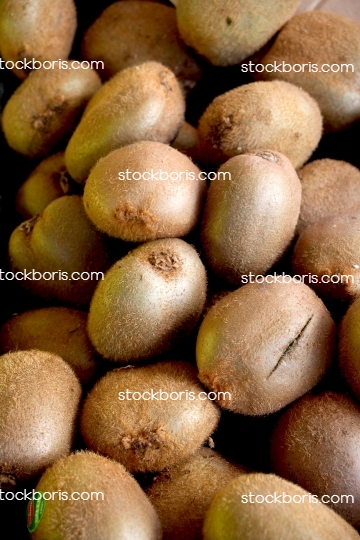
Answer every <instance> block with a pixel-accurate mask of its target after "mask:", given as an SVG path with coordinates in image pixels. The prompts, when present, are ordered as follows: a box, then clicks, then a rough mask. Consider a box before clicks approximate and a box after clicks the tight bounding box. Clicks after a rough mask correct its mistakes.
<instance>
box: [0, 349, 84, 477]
mask: <svg viewBox="0 0 360 540" xmlns="http://www.w3.org/2000/svg"><path fill="white" fill-rule="evenodd" d="M80 395H81V388H80V384H79V381H78V380H77V378H76V376H75V375H74V372H73V370H72V369H71V368H70V367H69V366H68V365H67V364H66V363H65V362H64V361H63V360H62V359H61V358H60V357H59V356H57V355H55V354H51V353H47V352H42V351H34V350H32V351H18V352H12V353H8V354H5V355H3V356H1V357H0V485H1V486H2V487H4V486H7V487H9V486H16V484H17V483H18V482H22V481H26V480H29V479H31V478H33V477H35V476H37V475H38V474H39V473H42V472H43V471H44V470H45V468H46V467H48V466H49V465H51V464H52V463H53V462H54V461H56V460H57V459H59V458H60V457H62V456H64V455H67V454H68V453H69V452H70V449H71V445H72V442H73V435H74V430H75V419H76V416H77V410H78V405H79V399H80Z"/></svg>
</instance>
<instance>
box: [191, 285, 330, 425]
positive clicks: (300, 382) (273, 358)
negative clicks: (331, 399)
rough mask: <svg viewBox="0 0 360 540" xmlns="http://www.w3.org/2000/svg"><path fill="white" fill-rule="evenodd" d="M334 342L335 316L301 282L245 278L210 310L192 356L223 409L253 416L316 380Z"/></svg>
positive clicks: (275, 406)
mask: <svg viewBox="0 0 360 540" xmlns="http://www.w3.org/2000/svg"><path fill="white" fill-rule="evenodd" d="M269 277H270V278H271V277H273V276H269ZM334 346H335V325H334V322H333V321H332V319H331V317H330V314H329V312H328V311H327V309H326V308H325V306H324V304H323V303H322V301H321V300H320V299H319V298H318V297H317V296H316V295H315V293H314V292H313V291H312V290H311V289H310V288H309V287H308V286H307V285H304V284H303V283H294V282H289V283H286V282H283V283H276V282H275V283H266V282H265V283H262V284H258V283H249V284H247V285H245V286H244V287H242V288H240V289H238V290H236V291H234V292H232V293H230V294H228V295H227V296H225V298H223V299H222V300H219V301H218V302H217V303H216V304H215V305H214V306H213V307H212V308H211V309H210V310H209V312H208V313H207V315H206V316H205V318H204V320H203V322H202V324H201V326H200V330H199V334H198V338H197V344H196V361H197V365H198V368H199V378H200V380H201V382H203V383H204V384H205V386H207V387H208V388H209V389H210V390H211V391H213V392H216V393H218V404H219V405H220V406H221V407H224V408H225V409H230V410H232V411H234V412H237V413H240V414H245V415H254V416H256V415H264V414H269V413H272V412H275V411H278V410H280V409H281V408H283V407H285V406H286V405H288V404H289V403H291V402H292V401H294V400H295V399H297V398H299V397H300V396H302V395H303V394H305V393H306V392H308V391H309V390H310V389H311V388H312V387H313V386H315V384H316V383H317V382H318V381H319V380H320V379H321V377H322V376H323V375H324V373H325V372H326V370H327V368H328V367H329V364H330V362H331V358H332V356H333V353H334ZM220 392H221V393H222V394H221V395H219V393H220Z"/></svg>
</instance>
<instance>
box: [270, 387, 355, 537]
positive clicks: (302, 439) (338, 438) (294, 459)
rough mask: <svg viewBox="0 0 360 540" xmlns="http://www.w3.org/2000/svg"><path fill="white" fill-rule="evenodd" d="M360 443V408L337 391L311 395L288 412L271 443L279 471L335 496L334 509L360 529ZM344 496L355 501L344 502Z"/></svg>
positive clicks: (310, 487)
mask: <svg viewBox="0 0 360 540" xmlns="http://www.w3.org/2000/svg"><path fill="white" fill-rule="evenodd" d="M359 441H360V407H359V405H358V404H357V403H355V402H354V401H353V400H352V399H350V398H349V397H348V396H345V395H342V394H339V393H335V392H325V393H323V394H320V395H316V396H313V395H307V396H305V397H303V398H302V399H301V400H300V401H298V402H297V403H296V404H295V405H293V406H292V407H291V408H290V409H288V410H287V411H285V413H284V414H283V415H282V416H281V417H280V420H279V422H278V424H277V425H276V427H275V430H274V433H273V438H272V442H271V456H272V464H273V469H274V471H275V472H276V474H279V475H280V476H282V477H283V478H286V479H288V480H290V481H292V482H296V483H297V484H299V485H300V486H302V487H303V488H304V489H307V490H309V491H311V493H314V494H315V495H318V496H319V497H321V496H322V495H328V496H332V495H335V497H334V498H333V499H332V500H329V507H332V508H333V509H334V510H335V511H336V512H338V513H339V514H340V515H341V516H342V517H343V518H344V519H346V520H347V521H349V523H351V524H353V525H354V526H356V527H358V526H359V525H360V503H359V501H360V482H359V475H358V470H359V466H360V444H359ZM340 495H350V498H349V499H347V498H344V499H340ZM336 496H339V500H338V499H337V497H336ZM351 496H352V497H353V500H351Z"/></svg>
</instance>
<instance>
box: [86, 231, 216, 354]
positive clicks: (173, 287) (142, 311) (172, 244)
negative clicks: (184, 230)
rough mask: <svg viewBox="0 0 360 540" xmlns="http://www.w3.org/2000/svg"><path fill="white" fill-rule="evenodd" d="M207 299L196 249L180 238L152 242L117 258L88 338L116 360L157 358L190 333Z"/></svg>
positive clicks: (95, 303)
mask: <svg viewBox="0 0 360 540" xmlns="http://www.w3.org/2000/svg"><path fill="white" fill-rule="evenodd" d="M205 300H206V273H205V268H204V266H203V264H202V262H201V260H200V258H199V256H198V254H197V253H196V251H195V249H194V248H193V247H192V246H191V245H189V244H187V243H186V242H184V241H183V240H180V239H178V238H166V239H163V240H153V241H152V242H147V243H146V244H143V245H141V246H140V247H137V248H136V249H134V250H133V251H131V252H130V253H129V254H128V255H126V256H125V257H123V258H122V259H120V260H119V261H118V262H116V263H115V264H114V265H113V266H112V267H111V268H110V270H109V271H108V272H107V273H106V274H105V278H104V280H103V281H101V282H99V284H98V286H97V288H96V290H95V293H94V296H93V298H92V301H91V305H90V312H89V321H88V333H89V337H90V340H91V342H92V343H93V345H94V347H95V349H96V350H97V351H98V352H99V353H100V354H101V355H102V356H103V357H104V358H107V359H109V360H112V361H114V362H119V363H123V364H128V363H129V362H131V363H133V362H137V361H140V360H143V359H146V358H149V357H152V356H156V355H159V354H162V353H164V352H166V351H167V350H169V349H170V347H171V346H172V345H175V344H178V343H180V342H181V341H182V340H183V339H184V337H185V336H187V335H188V334H190V332H191V331H192V330H193V329H194V327H195V325H196V323H197V321H198V320H199V318H200V315H201V312H202V310H203V308H204V305H205Z"/></svg>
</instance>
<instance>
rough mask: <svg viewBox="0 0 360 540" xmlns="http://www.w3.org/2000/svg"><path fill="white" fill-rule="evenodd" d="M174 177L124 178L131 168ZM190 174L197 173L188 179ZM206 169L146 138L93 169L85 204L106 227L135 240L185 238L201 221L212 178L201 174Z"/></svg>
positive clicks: (103, 228)
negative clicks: (203, 204)
mask: <svg viewBox="0 0 360 540" xmlns="http://www.w3.org/2000/svg"><path fill="white" fill-rule="evenodd" d="M127 170H129V171H130V172H136V173H140V174H144V173H146V174H148V176H149V175H150V174H151V171H154V172H155V173H156V172H157V173H158V174H160V171H162V172H163V173H164V172H165V173H167V174H168V175H171V174H177V175H178V176H179V179H177V180H171V178H169V179H168V180H161V179H159V180H151V179H150V180H144V179H140V180H134V179H133V178H130V179H126V176H124V179H123V180H120V179H119V177H118V175H119V173H120V172H122V173H123V174H124V175H125V171H127ZM185 172H189V173H191V174H192V175H193V179H188V180H187V179H186V176H185V174H183V173H185ZM199 173H200V169H198V167H196V165H194V164H193V163H192V161H191V160H190V159H189V158H188V157H186V156H184V155H183V154H181V153H180V152H178V151H177V150H175V149H173V148H171V147H170V146H168V145H166V144H163V143H159V142H153V141H140V142H138V143H134V144H131V145H128V146H124V147H123V148H119V149H117V150H114V151H113V152H111V153H110V154H108V155H107V156H106V157H104V158H102V159H100V160H99V161H98V162H97V164H96V165H95V167H94V168H93V169H92V171H91V173H90V176H89V178H88V179H87V181H86V185H85V189H84V208H85V211H86V213H87V215H88V217H89V219H90V220H91V221H92V222H93V223H94V225H95V226H96V227H97V228H98V229H100V230H101V231H103V232H105V233H107V234H108V235H110V236H114V237H116V238H121V239H122V240H126V241H130V242H147V241H149V240H155V239H156V238H168V237H181V236H185V235H187V234H188V233H190V232H191V231H192V230H193V229H194V228H195V226H196V225H197V223H198V221H199V220H200V213H201V210H202V203H203V200H204V196H205V192H206V182H205V181H204V180H201V179H199V178H198V175H199Z"/></svg>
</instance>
